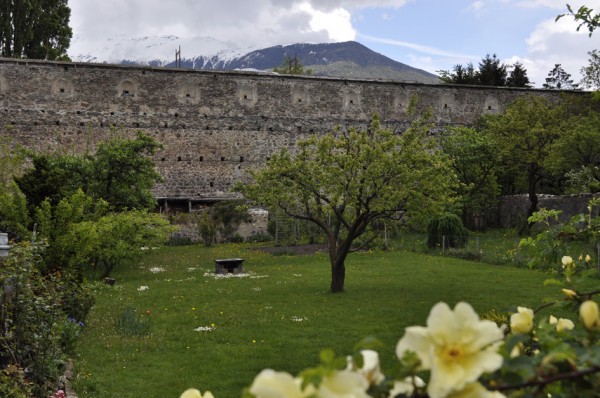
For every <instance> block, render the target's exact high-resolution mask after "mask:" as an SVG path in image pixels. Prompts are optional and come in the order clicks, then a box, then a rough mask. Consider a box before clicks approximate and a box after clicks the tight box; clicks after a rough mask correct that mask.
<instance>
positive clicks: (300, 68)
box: [273, 54, 313, 75]
mask: <svg viewBox="0 0 600 398" xmlns="http://www.w3.org/2000/svg"><path fill="white" fill-rule="evenodd" d="M273 72H275V73H280V74H283V75H312V72H313V71H312V69H306V68H305V67H304V65H302V63H300V60H299V59H298V56H297V55H294V58H292V57H290V56H289V55H287V54H286V55H285V57H284V59H283V63H282V65H281V66H279V67H276V68H273Z"/></svg>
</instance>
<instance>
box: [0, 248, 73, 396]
mask: <svg viewBox="0 0 600 398" xmlns="http://www.w3.org/2000/svg"><path fill="white" fill-rule="evenodd" d="M43 250H44V247H43V246H42V245H40V244H37V245H32V244H29V243H22V244H18V245H15V247H13V249H12V250H11V252H10V255H9V257H8V258H7V259H6V260H4V263H3V264H2V267H0V315H1V316H0V342H1V345H2V350H0V368H2V370H3V374H2V377H0V383H1V384H0V392H3V393H6V392H7V391H11V390H14V392H12V393H11V394H13V395H10V394H9V395H4V394H3V395H2V396H15V397H19V396H31V397H47V396H48V392H49V391H50V390H51V389H52V387H53V384H55V382H56V381H57V380H58V377H59V375H60V374H61V373H62V371H63V365H64V359H65V358H64V351H63V347H62V345H61V341H62V340H61V339H62V333H63V330H62V327H61V325H63V324H64V323H65V321H66V320H67V317H66V315H65V314H64V313H63V312H62V310H61V305H60V303H61V292H60V289H57V287H56V284H55V283H54V282H53V281H52V279H51V278H49V277H44V276H43V275H42V274H41V273H40V272H39V270H38V267H39V266H40V265H41V254H42V252H43ZM21 369H22V372H21ZM6 375H9V377H6ZM27 390H30V391H27Z"/></svg>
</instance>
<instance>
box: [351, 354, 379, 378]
mask: <svg viewBox="0 0 600 398" xmlns="http://www.w3.org/2000/svg"><path fill="white" fill-rule="evenodd" d="M360 353H361V354H362V357H363V366H362V368H360V369H357V368H356V367H355V366H354V364H353V363H352V357H348V367H347V368H346V369H347V370H353V371H355V372H358V373H360V374H362V375H363V376H365V377H366V378H367V381H368V382H369V384H379V383H381V382H382V381H383V380H384V379H385V376H384V375H383V373H381V367H380V365H379V354H378V353H377V351H373V350H361V352H360Z"/></svg>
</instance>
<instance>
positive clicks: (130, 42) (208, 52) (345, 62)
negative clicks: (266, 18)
mask: <svg viewBox="0 0 600 398" xmlns="http://www.w3.org/2000/svg"><path fill="white" fill-rule="evenodd" d="M81 47H82V46H81V43H80V42H79V41H78V40H77V37H75V38H74V39H73V41H72V44H71V49H70V50H69V55H70V57H71V59H72V60H73V61H77V62H101V63H116V64H135V65H150V66H155V67H176V66H179V67H181V68H189V69H210V70H236V69H237V70H239V69H242V70H247V69H253V70H262V71H270V70H272V69H273V68H274V67H278V66H281V64H282V62H283V60H284V58H285V57H286V56H289V57H292V58H293V57H297V58H298V60H299V61H300V63H301V64H302V65H304V66H305V68H306V69H311V70H312V71H313V75H316V76H334V77H345V78H348V77H351V78H367V79H386V80H399V81H410V82H418V83H433V84H435V83H439V78H438V76H436V75H434V74H432V73H429V72H426V71H424V70H422V69H417V68H413V67H411V66H408V65H405V64H403V63H401V62H397V61H394V60H392V59H390V58H388V57H386V56H384V55H381V54H379V53H376V52H374V51H372V50H370V49H369V48H367V47H365V46H364V45H362V44H360V43H357V42H354V41H349V42H343V43H323V44H307V43H302V44H291V45H287V46H273V47H268V48H258V47H254V48H253V47H245V48H244V47H240V46H239V45H238V44H236V43H231V42H222V41H219V40H216V39H214V38H212V37H197V38H193V39H183V38H180V37H177V36H147V37H137V38H128V37H125V36H120V37H112V38H110V39H107V40H106V41H98V42H97V43H95V44H94V45H92V46H91V47H90V46H88V47H87V48H85V49H84V48H81ZM179 50H181V52H180V63H179V64H176V61H175V60H176V52H177V51H179Z"/></svg>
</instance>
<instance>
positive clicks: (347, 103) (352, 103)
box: [342, 89, 362, 112]
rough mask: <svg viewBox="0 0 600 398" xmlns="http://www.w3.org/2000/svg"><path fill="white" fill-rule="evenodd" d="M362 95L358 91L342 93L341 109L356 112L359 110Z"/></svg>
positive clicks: (351, 90)
mask: <svg viewBox="0 0 600 398" xmlns="http://www.w3.org/2000/svg"><path fill="white" fill-rule="evenodd" d="M361 99H362V95H361V94H360V92H359V91H358V89H348V90H344V91H342V108H343V109H344V110H345V111H347V112H356V111H358V110H360V109H361Z"/></svg>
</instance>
